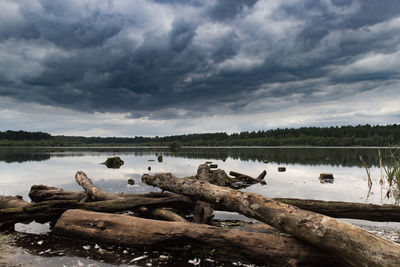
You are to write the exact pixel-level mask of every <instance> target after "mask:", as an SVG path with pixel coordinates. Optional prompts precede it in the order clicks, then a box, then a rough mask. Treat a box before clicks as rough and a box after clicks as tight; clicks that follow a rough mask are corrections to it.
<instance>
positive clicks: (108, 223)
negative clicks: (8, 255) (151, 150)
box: [0, 164, 400, 266]
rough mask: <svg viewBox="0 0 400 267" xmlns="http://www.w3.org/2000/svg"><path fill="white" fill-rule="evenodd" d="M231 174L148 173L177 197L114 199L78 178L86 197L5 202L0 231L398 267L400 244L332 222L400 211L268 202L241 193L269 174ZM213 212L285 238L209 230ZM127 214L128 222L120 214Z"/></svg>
mask: <svg viewBox="0 0 400 267" xmlns="http://www.w3.org/2000/svg"><path fill="white" fill-rule="evenodd" d="M229 174H230V175H231V177H229V176H228V175H227V174H226V173H225V172H224V171H223V170H220V169H217V170H211V169H210V167H209V165H207V164H203V165H200V166H199V168H198V170H197V174H196V175H195V176H192V177H186V178H177V177H174V176H173V175H172V174H170V173H161V174H156V175H154V176H150V175H147V174H144V175H143V176H142V182H143V183H145V184H148V185H151V186H156V187H159V188H161V189H162V190H166V191H170V192H172V193H167V192H164V191H163V192H162V193H148V194H122V193H121V194H116V193H109V192H106V191H103V190H101V189H100V188H97V187H96V186H95V185H94V184H93V183H92V181H91V180H90V179H89V178H88V177H87V176H86V174H85V173H84V172H82V171H79V172H77V173H76V175H75V180H76V182H77V183H78V184H79V185H81V186H82V188H83V191H81V192H79V191H64V190H62V189H58V188H55V187H50V186H45V185H34V186H32V188H31V191H30V194H29V196H30V198H31V200H32V202H31V203H30V202H26V201H24V200H23V199H22V198H21V197H18V196H15V197H3V196H0V227H4V228H9V227H10V226H12V225H13V224H15V223H17V222H25V223H27V222H30V221H38V222H48V221H53V222H56V223H55V227H54V231H53V233H54V234H55V235H59V236H66V237H70V238H71V237H72V238H79V239H87V240H92V241H95V242H99V243H107V244H119V245H123V246H133V247H135V246H136V247H137V246H146V247H161V248H164V249H167V248H168V247H169V246H170V245H171V243H176V242H178V243H179V244H180V245H182V246H183V244H197V245H199V246H203V245H204V246H209V247H210V248H213V249H217V250H218V251H219V252H220V253H225V254H227V255H230V256H231V257H232V258H245V259H250V260H251V261H257V262H259V263H262V264H265V265H271V266H321V265H322V264H323V265H324V266H347V265H348V264H350V265H354V266H397V265H398V263H399V262H400V246H399V245H398V244H395V243H393V242H391V241H387V240H384V239H382V238H380V237H378V236H375V235H373V234H370V233H368V232H366V231H364V230H362V229H360V228H358V227H355V226H353V225H350V224H347V223H343V222H341V221H338V220H336V219H334V218H332V217H340V218H357V219H369V220H377V221H386V220H387V221H400V207H399V206H396V205H383V206H380V205H371V204H359V203H345V202H331V201H317V200H300V199H284V198H279V199H268V198H265V197H262V196H259V195H256V194H251V193H246V192H243V191H240V190H239V189H242V188H245V187H248V186H250V185H253V184H256V183H261V184H265V182H264V177H265V175H266V172H265V171H263V172H262V173H261V174H260V175H259V176H258V177H257V178H253V177H251V176H248V175H245V174H241V173H238V172H233V171H231V172H230V173H229ZM214 210H222V211H234V212H239V213H241V214H243V215H245V216H247V217H250V218H254V219H256V220H258V221H260V222H263V223H265V224H268V225H270V226H272V227H274V228H276V229H278V230H280V231H281V232H283V233H286V234H280V233H278V232H273V233H262V232H254V231H252V232H249V231H245V230H246V229H242V230H233V229H224V228H221V227H216V226H212V224H213V220H212V218H213V212H214ZM126 211H129V212H130V213H129V215H124V214H116V213H121V212H126ZM327 215H328V216H332V217H328V216H327ZM208 224H211V225H208ZM265 226H267V225H265Z"/></svg>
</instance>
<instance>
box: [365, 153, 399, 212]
mask: <svg viewBox="0 0 400 267" xmlns="http://www.w3.org/2000/svg"><path fill="white" fill-rule="evenodd" d="M385 154H386V155H385V156H384V157H383V156H382V153H381V151H380V150H379V151H378V159H379V167H380V180H379V184H380V185H381V186H382V187H383V186H384V184H385V182H387V183H388V185H387V187H386V188H387V191H386V194H385V196H386V197H387V198H391V197H393V198H394V199H395V201H396V204H399V203H400V148H392V147H390V148H389V150H388V152H387V153H385ZM359 158H360V161H361V162H362V164H363V166H364V168H365V171H366V173H367V177H368V194H367V199H368V197H369V195H370V193H371V188H372V179H371V172H370V170H369V168H368V167H367V164H366V163H365V161H364V159H363V157H362V156H360V157H359ZM383 172H385V176H384V175H383ZM381 201H382V194H381Z"/></svg>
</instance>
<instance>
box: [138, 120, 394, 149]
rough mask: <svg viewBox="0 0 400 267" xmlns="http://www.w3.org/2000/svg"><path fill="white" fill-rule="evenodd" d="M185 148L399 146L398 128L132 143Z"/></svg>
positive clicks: (313, 129)
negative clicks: (184, 146) (174, 144)
mask: <svg viewBox="0 0 400 267" xmlns="http://www.w3.org/2000/svg"><path fill="white" fill-rule="evenodd" d="M172 141H179V142H181V143H182V144H183V145H186V146H299V145H306V146H388V145H398V144H400V125H397V124H393V125H387V126H380V125H376V126H371V125H368V124H367V125H358V126H342V127H324V128H318V127H302V128H298V129H294V128H290V129H289V128H285V129H274V130H267V131H253V132H240V133H233V134H230V135H229V134H227V133H205V134H188V135H175V136H166V137H135V138H134V143H135V144H153V145H155V144H156V145H162V144H166V143H169V142H172Z"/></svg>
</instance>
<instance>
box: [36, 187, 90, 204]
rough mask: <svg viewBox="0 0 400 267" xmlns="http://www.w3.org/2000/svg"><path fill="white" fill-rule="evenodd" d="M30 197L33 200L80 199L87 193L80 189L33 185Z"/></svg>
mask: <svg viewBox="0 0 400 267" xmlns="http://www.w3.org/2000/svg"><path fill="white" fill-rule="evenodd" d="M29 197H30V199H31V200H32V201H33V202H42V201H49V200H79V201H80V200H82V199H83V198H84V197H85V193H84V192H79V191H67V190H63V189H59V188H56V187H53V186H47V185H33V186H32V187H31V190H30V192H29Z"/></svg>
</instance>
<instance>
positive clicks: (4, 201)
mask: <svg viewBox="0 0 400 267" xmlns="http://www.w3.org/2000/svg"><path fill="white" fill-rule="evenodd" d="M29 205H30V203H29V202H26V201H25V200H24V199H23V198H22V197H21V196H0V209H8V208H21V207H26V206H29Z"/></svg>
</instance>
